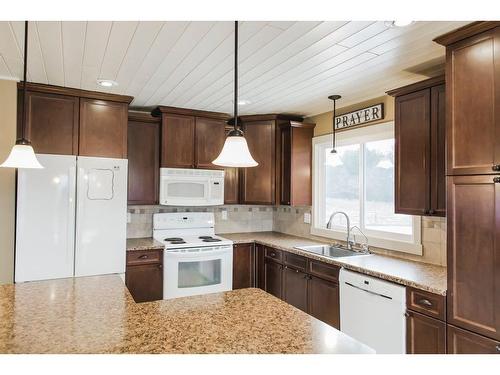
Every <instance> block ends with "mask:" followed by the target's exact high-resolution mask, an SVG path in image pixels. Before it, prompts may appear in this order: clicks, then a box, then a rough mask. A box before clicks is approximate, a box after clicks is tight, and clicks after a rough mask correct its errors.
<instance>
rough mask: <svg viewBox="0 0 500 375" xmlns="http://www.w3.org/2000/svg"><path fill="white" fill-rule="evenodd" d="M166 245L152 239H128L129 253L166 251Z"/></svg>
mask: <svg viewBox="0 0 500 375" xmlns="http://www.w3.org/2000/svg"><path fill="white" fill-rule="evenodd" d="M164 248H165V245H163V244H162V243H161V242H158V241H156V240H155V239H154V238H152V237H144V238H127V251H135V250H148V249H164Z"/></svg>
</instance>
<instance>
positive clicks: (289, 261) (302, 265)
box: [283, 252, 307, 271]
mask: <svg viewBox="0 0 500 375" xmlns="http://www.w3.org/2000/svg"><path fill="white" fill-rule="evenodd" d="M283 262H284V263H285V264H286V265H287V266H291V267H293V268H295V269H299V270H301V271H305V270H306V269H307V259H306V258H304V257H303V256H300V255H297V254H293V253H288V252H285V253H284V254H283Z"/></svg>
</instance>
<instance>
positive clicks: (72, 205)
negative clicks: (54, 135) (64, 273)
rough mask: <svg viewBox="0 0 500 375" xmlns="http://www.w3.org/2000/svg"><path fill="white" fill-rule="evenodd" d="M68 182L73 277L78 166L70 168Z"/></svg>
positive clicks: (69, 238) (69, 233) (69, 234)
mask: <svg viewBox="0 0 500 375" xmlns="http://www.w3.org/2000/svg"><path fill="white" fill-rule="evenodd" d="M68 176H69V181H68V228H67V230H68V241H69V243H70V244H71V245H72V246H71V247H70V248H71V258H72V263H73V264H72V268H73V275H74V274H75V250H74V249H75V248H76V243H75V239H76V235H75V231H76V166H72V167H70V168H69V173H68Z"/></svg>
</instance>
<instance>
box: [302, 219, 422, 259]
mask: <svg viewBox="0 0 500 375" xmlns="http://www.w3.org/2000/svg"><path fill="white" fill-rule="evenodd" d="M311 234H313V235H315V236H320V237H326V238H331V239H334V240H340V241H345V240H346V233H345V232H339V231H335V230H329V229H322V228H315V227H313V226H311ZM367 237H368V245H369V246H370V247H378V248H381V249H386V250H392V251H399V252H402V253H406V254H413V255H423V251H422V244H420V243H418V244H416V243H413V242H406V241H398V240H391V239H387V238H380V237H374V236H367Z"/></svg>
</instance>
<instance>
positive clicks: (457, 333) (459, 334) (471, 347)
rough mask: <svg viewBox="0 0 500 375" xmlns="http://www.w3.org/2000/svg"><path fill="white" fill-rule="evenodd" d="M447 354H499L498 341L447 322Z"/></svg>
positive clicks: (499, 346)
mask: <svg viewBox="0 0 500 375" xmlns="http://www.w3.org/2000/svg"><path fill="white" fill-rule="evenodd" d="M448 354H500V341H496V340H491V339H489V338H487V337H484V336H480V335H476V334H475V333H472V332H469V331H465V330H463V329H460V328H457V327H453V326H452V325H449V324H448Z"/></svg>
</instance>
